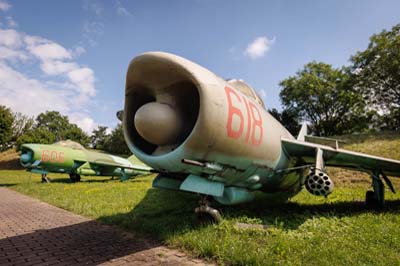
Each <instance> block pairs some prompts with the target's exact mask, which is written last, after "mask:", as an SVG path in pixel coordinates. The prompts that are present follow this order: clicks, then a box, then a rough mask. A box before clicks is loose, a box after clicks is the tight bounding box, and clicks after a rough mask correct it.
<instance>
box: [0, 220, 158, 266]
mask: <svg viewBox="0 0 400 266" xmlns="http://www.w3.org/2000/svg"><path fill="white" fill-rule="evenodd" d="M157 246H160V244H159V243H157V242H156V241H154V240H148V239H142V238H138V237H136V236H134V235H132V234H127V233H125V232H124V231H122V230H119V229H116V228H114V227H109V226H104V225H101V224H99V223H97V222H95V221H88V222H82V223H78V224H73V225H68V226H63V227H57V228H52V229H44V230H37V231H35V232H32V233H26V234H22V235H17V236H10V237H7V238H3V239H0V247H1V250H4V253H2V254H3V255H2V256H1V257H0V260H1V265H8V264H9V265H11V264H18V265H36V264H41V265H42V263H43V265H44V264H45V263H48V264H46V265H56V264H57V265H58V264H62V265H99V264H101V263H104V262H106V261H109V260H112V259H117V258H121V257H124V256H126V255H129V254H132V253H136V252H140V251H144V250H148V249H151V248H154V247H157ZM0 254H1V253H0ZM7 260H8V262H7ZM118 265H120V264H118Z"/></svg>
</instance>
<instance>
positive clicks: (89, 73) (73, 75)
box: [68, 67, 96, 96]
mask: <svg viewBox="0 0 400 266" xmlns="http://www.w3.org/2000/svg"><path fill="white" fill-rule="evenodd" d="M68 77H69V79H70V80H71V81H72V83H74V84H76V85H77V86H78V87H79V88H80V90H81V92H83V93H84V94H87V95H89V96H94V95H95V94H96V90H95V88H94V72H93V70H91V69H90V68H87V67H83V68H78V69H74V70H72V71H70V72H68Z"/></svg>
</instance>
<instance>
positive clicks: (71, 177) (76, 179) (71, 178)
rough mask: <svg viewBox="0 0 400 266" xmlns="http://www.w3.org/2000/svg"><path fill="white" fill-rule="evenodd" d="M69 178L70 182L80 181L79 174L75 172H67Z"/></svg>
mask: <svg viewBox="0 0 400 266" xmlns="http://www.w3.org/2000/svg"><path fill="white" fill-rule="evenodd" d="M69 179H70V180H71V182H74V183H75V182H79V181H81V176H80V175H78V174H75V173H72V174H69Z"/></svg>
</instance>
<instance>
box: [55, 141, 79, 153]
mask: <svg viewBox="0 0 400 266" xmlns="http://www.w3.org/2000/svg"><path fill="white" fill-rule="evenodd" d="M54 145H58V146H63V147H68V148H71V149H74V150H85V148H84V147H83V146H82V145H81V144H80V143H78V142H75V141H72V140H70V139H67V140H60V141H57V142H56V143H54Z"/></svg>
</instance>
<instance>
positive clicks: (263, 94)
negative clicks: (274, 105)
mask: <svg viewBox="0 0 400 266" xmlns="http://www.w3.org/2000/svg"><path fill="white" fill-rule="evenodd" d="M258 93H259V95H260V97H261V98H262V99H265V98H267V90H266V89H262V90H258Z"/></svg>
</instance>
